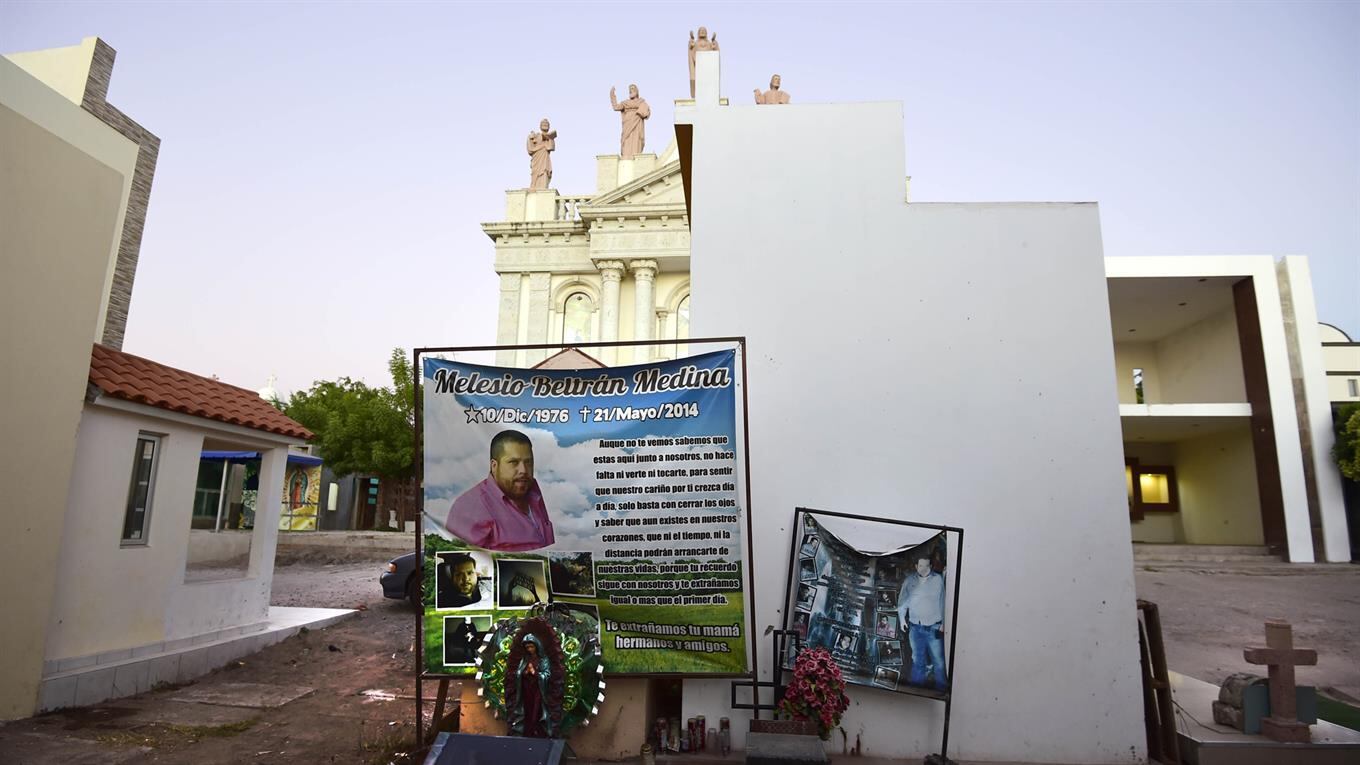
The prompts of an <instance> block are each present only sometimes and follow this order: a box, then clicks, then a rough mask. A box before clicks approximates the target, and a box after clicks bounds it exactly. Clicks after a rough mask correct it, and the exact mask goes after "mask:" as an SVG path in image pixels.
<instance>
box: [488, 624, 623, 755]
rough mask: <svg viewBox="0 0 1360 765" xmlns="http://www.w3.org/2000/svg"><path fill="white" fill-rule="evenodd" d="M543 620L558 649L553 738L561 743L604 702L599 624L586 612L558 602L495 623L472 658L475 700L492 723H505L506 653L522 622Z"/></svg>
mask: <svg viewBox="0 0 1360 765" xmlns="http://www.w3.org/2000/svg"><path fill="white" fill-rule="evenodd" d="M534 617H539V618H541V619H543V620H544V621H546V622H547V623H548V625H549V626H550V627H551V628H552V631H553V633H554V634H555V635H556V637H557V640H558V642H559V644H560V645H561V647H562V663H563V667H564V673H565V677H564V678H563V685H562V716H561V720H560V722H558V723H557V725H556V730H554V731H553V735H554V736H555V737H557V738H564V737H565V736H566V735H567V734H568V733H569V732H571V731H572V730H573V729H574V728H576V727H577V726H578V725H579V726H585V725H589V724H590V718H591V717H592V716H594V715H595V714H597V713H598V712H599V711H600V706H599V705H600V703H601V702H603V701H604V689H605V682H604V663H603V661H602V659H601V656H600V637H599V635H600V623H599V620H598V619H597V618H595V617H594V616H592V615H590V614H589V613H587V612H585V611H582V610H577V609H572V608H569V607H568V606H567V605H565V604H562V603H552V604H549V605H547V606H542V605H536V606H534V607H533V608H532V609H530V610H529V611H526V612H525V613H524V615H523V616H512V617H508V618H505V619H501V620H500V621H499V622H497V623H496V626H495V628H494V629H492V630H491V631H490V632H488V633H487V634H486V637H485V638H483V643H482V648H481V650H480V651H479V654H478V657H477V659H476V664H477V682H478V683H479V684H480V687H479V688H478V689H477V695H479V696H481V697H482V700H483V702H484V703H485V705H486V706H487V708H489V709H491V710H492V712H493V713H494V714H495V716H496V717H497V718H498V719H510V718H511V717H512V715H511V710H509V709H507V707H506V693H505V690H506V688H505V683H506V678H507V676H509V674H510V673H509V668H508V663H509V657H510V650H511V648H512V647H513V646H514V641H515V635H516V633H517V632H518V631H519V630H520V626H521V623H522V622H523V621H524V620H527V619H531V618H534Z"/></svg>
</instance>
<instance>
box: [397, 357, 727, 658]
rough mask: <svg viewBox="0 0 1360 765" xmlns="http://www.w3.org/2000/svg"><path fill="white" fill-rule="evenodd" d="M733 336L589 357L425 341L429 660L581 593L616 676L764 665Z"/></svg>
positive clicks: (577, 608) (574, 602)
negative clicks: (698, 349) (749, 619)
mask: <svg viewBox="0 0 1360 765" xmlns="http://www.w3.org/2000/svg"><path fill="white" fill-rule="evenodd" d="M735 356H736V354H735V352H734V351H720V352H716V353H709V354H704V355H700V356H693V357H689V358H685V359H679V360H676V361H665V362H658V363H654V364H642V365H636V366H629V367H613V368H602V369H584V370H546V369H508V368H500V367H487V366H478V365H474V364H464V363H458V362H453V361H445V360H442V359H437V358H431V357H424V358H423V360H422V361H423V363H422V376H423V399H422V401H423V409H424V411H423V418H422V426H423V429H424V438H423V450H424V463H423V464H424V497H423V520H422V523H423V528H422V534H423V537H422V538H423V545H424V554H425V556H426V557H425V561H424V563H425V581H424V590H423V597H424V603H425V616H424V620H423V625H424V638H423V640H424V646H425V669H426V671H427V672H430V673H434V674H454V675H460V674H461V675H465V674H472V673H473V672H475V667H474V664H473V663H474V661H475V659H476V655H475V654H476V646H477V645H479V644H480V642H481V640H482V638H483V636H484V635H486V634H487V632H488V631H489V630H491V629H492V628H493V624H494V622H495V621H496V620H497V619H500V618H503V617H505V616H507V615H511V614H524V613H526V612H528V611H529V609H531V608H532V607H533V606H534V604H536V603H550V602H552V603H564V604H568V605H569V606H570V607H571V608H572V609H573V611H574V612H575V613H576V614H577V618H578V619H580V620H585V621H587V622H588V623H589V622H593V623H595V624H596V625H597V627H598V630H599V634H600V644H601V646H602V650H603V658H604V666H605V668H606V671H608V672H609V674H611V675H616V674H654V673H685V674H739V673H744V672H747V671H748V669H749V668H748V666H747V657H746V644H747V636H746V618H745V604H744V587H743V581H744V579H743V576H744V574H743V567H742V554H743V551H744V550H745V547H744V545H745V541H744V539H743V530H744V529H745V523H746V519H745V515H744V509H743V508H742V507H741V503H740V501H739V499H738V493H737V466H738V459H737V453H736V446H735V442H736V435H737V434H736V396H735V391H736V383H735V376H734V365H735Z"/></svg>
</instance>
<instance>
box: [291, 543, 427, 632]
mask: <svg viewBox="0 0 1360 765" xmlns="http://www.w3.org/2000/svg"><path fill="white" fill-rule="evenodd" d="M387 561H388V557H387V556H385V555H384V556H382V557H376V558H372V559H368V560H362V561H357V562H349V563H320V564H317V563H310V562H293V563H285V564H283V565H280V566H278V567H277V568H275V569H274V589H273V591H272V594H271V595H270V598H269V602H270V604H271V605H275V606H305V607H309V608H358V607H359V605H360V604H368V603H380V602H382V600H383V597H382V586H381V585H379V584H378V577H379V576H381V575H382V572H383V571H386V570H387ZM389 602H390V603H393V604H397V603H400V602H401V601H397V600H392V601H389ZM413 624H414V622H413ZM413 629H414V627H413Z"/></svg>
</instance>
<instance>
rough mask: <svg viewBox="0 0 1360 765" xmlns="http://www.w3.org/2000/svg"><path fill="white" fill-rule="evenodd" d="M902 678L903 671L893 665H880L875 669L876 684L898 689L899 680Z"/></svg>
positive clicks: (893, 689) (891, 689) (892, 689)
mask: <svg viewBox="0 0 1360 765" xmlns="http://www.w3.org/2000/svg"><path fill="white" fill-rule="evenodd" d="M900 678H901V673H900V672H898V670H896V669H893V668H892V667H879V668H877V669H875V670H874V685H877V686H879V687H880V688H887V689H888V690H890V691H895V690H897V681H898V679H900Z"/></svg>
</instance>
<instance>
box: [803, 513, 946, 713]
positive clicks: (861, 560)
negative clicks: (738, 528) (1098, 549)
mask: <svg viewBox="0 0 1360 765" xmlns="http://www.w3.org/2000/svg"><path fill="white" fill-rule="evenodd" d="M798 517H799V518H800V519H801V521H800V523H799V526H798V528H797V529H796V536H795V538H794V545H795V555H794V570H793V581H792V582H790V586H791V587H792V591H791V593H790V596H791V598H792V601H793V608H792V609H791V610H790V613H791V617H790V620H789V624H788V626H787V629H790V630H792V631H793V632H794V633H796V634H797V635H798V637H799V638H800V642H801V644H802V647H813V648H825V649H827V650H828V651H830V652H831V655H832V658H833V659H834V660H835V662H836V664H837V665H839V666H840V668H841V674H842V676H844V678H845V681H846V682H847V683H855V684H858V685H868V686H872V687H875V688H883V689H885V690H889V691H897V692H899V693H907V694H913V695H927V696H942V695H943V694H945V693H947V692H948V690H949V668H948V666H947V664H946V657H945V645H946V644H947V641H946V637H947V632H946V630H947V629H952V628H953V625H952V624H947V623H946V622H947V616H948V611H947V609H946V607H945V602H946V601H945V591H946V587H945V584H946V582H945V577H946V576H947V575H948V568H947V565H946V564H947V563H948V549H947V537H946V535H945V533H944V532H939V533H938V534H933V535H931V536H930V537H929V538H928V539H926V540H925V541H923V542H920V543H917V544H912V545H910V546H904V547H902V548H899V549H897V550H894V551H892V552H888V553H868V552H863V551H861V550H858V549H856V548H854V547H852V546H851V545H849V544H847V543H846V542H845V541H843V540H842V539H841V538H840V537H839V536H837V535H836V534H834V533H832V532H831V531H830V530H828V529H827V528H826V526H825V525H824V524H823V523H820V522H818V520H817V518H815V517H813V516H812V515H811V514H810V513H806V512H803V513H799V516H798ZM794 650H796V648H791V650H790V654H789V655H787V656H785V658H784V666H785V667H788V668H791V667H792V666H793V652H794Z"/></svg>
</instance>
